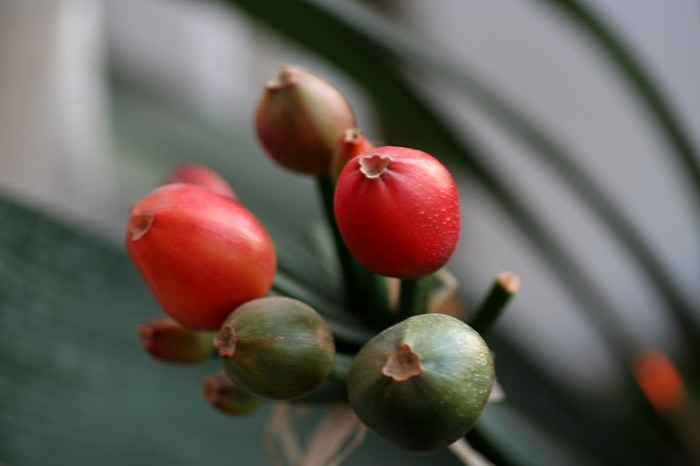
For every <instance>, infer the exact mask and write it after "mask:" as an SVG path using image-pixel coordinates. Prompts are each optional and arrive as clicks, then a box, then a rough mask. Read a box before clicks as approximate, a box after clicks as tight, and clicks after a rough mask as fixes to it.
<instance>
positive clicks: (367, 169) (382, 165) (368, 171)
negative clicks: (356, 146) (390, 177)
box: [359, 154, 391, 178]
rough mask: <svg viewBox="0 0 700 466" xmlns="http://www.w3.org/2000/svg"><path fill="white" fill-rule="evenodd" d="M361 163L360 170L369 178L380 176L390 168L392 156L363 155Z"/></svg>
mask: <svg viewBox="0 0 700 466" xmlns="http://www.w3.org/2000/svg"><path fill="white" fill-rule="evenodd" d="M359 163H360V171H361V172H362V173H363V174H364V175H365V176H366V177H367V178H378V177H380V176H381V175H382V174H383V173H384V172H385V171H386V169H387V168H389V165H390V164H391V158H390V157H387V156H386V155H380V154H371V155H363V156H360V159H359Z"/></svg>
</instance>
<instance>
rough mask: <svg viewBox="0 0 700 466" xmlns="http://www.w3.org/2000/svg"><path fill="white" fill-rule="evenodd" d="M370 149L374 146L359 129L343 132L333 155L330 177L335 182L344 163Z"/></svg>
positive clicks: (349, 129)
mask: <svg viewBox="0 0 700 466" xmlns="http://www.w3.org/2000/svg"><path fill="white" fill-rule="evenodd" d="M370 149H374V144H372V141H370V140H369V139H367V138H366V137H365V135H364V134H362V132H361V131H360V130H359V129H357V128H348V129H346V130H345V131H343V135H342V136H340V141H339V142H338V147H336V149H335V153H334V154H333V161H332V163H331V177H332V178H333V179H334V180H337V179H338V176H339V175H340V172H341V171H343V168H344V167H345V164H346V163H348V162H349V161H350V160H352V159H353V158H355V157H357V156H358V155H361V154H363V153H365V152H367V151H368V150H370Z"/></svg>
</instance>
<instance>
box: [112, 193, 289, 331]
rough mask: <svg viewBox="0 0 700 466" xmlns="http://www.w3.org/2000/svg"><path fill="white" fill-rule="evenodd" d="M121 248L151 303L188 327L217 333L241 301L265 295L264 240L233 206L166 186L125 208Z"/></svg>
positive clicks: (269, 267) (271, 258)
mask: <svg viewBox="0 0 700 466" xmlns="http://www.w3.org/2000/svg"><path fill="white" fill-rule="evenodd" d="M126 245H127V249H128V251H129V255H130V256H131V259H132V260H133V262H134V264H135V265H136V267H137V269H138V270H139V272H140V273H141V275H142V276H143V278H144V279H145V280H146V283H147V284H148V286H149V287H150V289H151V291H152V292H153V294H154V295H155V297H156V299H157V300H158V302H159V303H160V305H161V306H162V307H163V309H164V310H165V312H167V313H168V314H169V315H170V316H171V317H172V318H173V319H175V320H176V321H178V322H179V323H180V324H182V325H184V326H185V327H189V328H191V329H194V330H217V329H218V328H219V326H220V325H221V323H222V322H223V321H224V320H225V319H226V317H227V316H228V314H229V313H231V311H233V310H234V309H235V308H236V307H238V306H240V305H241V304H243V303H245V302H247V301H250V300H252V299H256V298H260V297H263V296H265V295H266V294H267V293H268V291H269V290H270V287H271V285H272V280H273V277H274V274H275V268H276V258H275V251H274V246H273V244H272V240H271V239H270V237H269V235H268V234H267V232H266V230H265V228H264V227H263V226H262V224H261V223H260V222H259V221H258V219H257V218H256V217H255V216H254V215H253V214H252V213H250V211H248V210H247V209H246V208H245V207H243V206H242V205H241V204H240V203H239V202H237V201H235V200H233V199H231V198H229V197H226V196H222V195H220V194H217V193H215V192H213V191H211V190H209V189H207V188H203V187H200V186H196V185H189V184H182V183H173V184H168V185H165V186H161V187H160V188H158V189H156V190H154V191H152V192H151V193H150V194H148V195H147V196H146V197H144V198H143V199H141V200H140V201H139V202H138V203H137V204H136V205H135V206H134V207H133V209H132V211H131V215H130V218H129V224H128V227H127V231H126Z"/></svg>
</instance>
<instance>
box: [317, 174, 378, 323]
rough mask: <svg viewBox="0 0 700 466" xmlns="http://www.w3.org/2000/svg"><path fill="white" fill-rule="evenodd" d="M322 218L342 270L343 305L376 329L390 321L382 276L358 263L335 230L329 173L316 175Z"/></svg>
mask: <svg viewBox="0 0 700 466" xmlns="http://www.w3.org/2000/svg"><path fill="white" fill-rule="evenodd" d="M317 180H318V186H319V191H320V194H321V199H322V201H323V207H324V212H325V215H326V220H327V222H328V225H329V227H330V229H331V232H332V234H333V240H334V243H335V248H336V251H337V255H338V260H339V262H340V267H341V269H342V275H343V284H344V286H345V300H346V303H347V306H348V307H349V308H350V309H351V310H352V311H353V312H357V313H359V314H360V315H362V316H363V317H365V318H366V320H367V322H369V323H371V324H373V325H376V326H378V327H380V328H382V327H385V326H386V325H387V324H389V323H390V322H391V316H390V312H389V304H388V303H389V301H388V296H387V290H386V286H385V283H384V279H383V278H382V277H379V276H377V275H375V274H373V273H372V272H370V271H369V270H367V269H366V268H365V267H364V266H362V264H360V263H359V262H358V261H357V260H356V259H355V258H354V257H353V255H352V254H351V253H350V251H349V250H348V248H347V246H345V242H344V241H343V238H342V236H341V234H340V231H339V230H338V225H337V223H336V221H335V213H334V210H333V197H334V190H335V185H334V183H333V180H331V178H330V177H329V176H319V177H318V178H317Z"/></svg>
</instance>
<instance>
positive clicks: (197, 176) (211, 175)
mask: <svg viewBox="0 0 700 466" xmlns="http://www.w3.org/2000/svg"><path fill="white" fill-rule="evenodd" d="M170 183H187V184H196V185H198V186H203V187H205V188H209V189H211V190H212V191H214V192H217V193H219V194H223V195H224V196H228V197H232V198H234V199H236V194H235V193H234V192H233V188H231V186H230V185H229V184H228V183H227V182H226V180H225V179H224V178H223V177H222V176H221V175H219V174H218V173H217V172H215V171H214V170H212V169H211V168H209V167H206V166H204V165H199V164H196V163H181V164H178V165H176V166H175V168H173V170H172V171H171V172H170V173H168V175H167V176H166V177H165V178H164V179H163V184H170Z"/></svg>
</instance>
